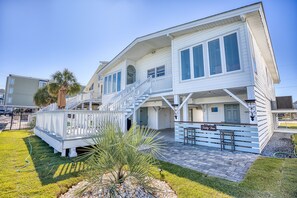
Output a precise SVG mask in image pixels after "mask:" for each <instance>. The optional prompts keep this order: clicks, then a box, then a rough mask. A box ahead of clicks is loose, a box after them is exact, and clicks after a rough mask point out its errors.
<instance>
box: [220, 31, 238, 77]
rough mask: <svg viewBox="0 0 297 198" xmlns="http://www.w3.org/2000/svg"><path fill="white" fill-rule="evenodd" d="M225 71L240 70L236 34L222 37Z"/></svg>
mask: <svg viewBox="0 0 297 198" xmlns="http://www.w3.org/2000/svg"><path fill="white" fill-rule="evenodd" d="M224 46H225V57H226V70H227V72H229V71H236V70H240V63H239V52H238V43H237V36H236V33H233V34H230V35H227V36H224Z"/></svg>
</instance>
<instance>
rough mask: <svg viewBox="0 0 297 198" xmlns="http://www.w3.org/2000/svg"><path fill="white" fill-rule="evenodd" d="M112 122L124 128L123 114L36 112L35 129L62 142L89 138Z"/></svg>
mask: <svg viewBox="0 0 297 198" xmlns="http://www.w3.org/2000/svg"><path fill="white" fill-rule="evenodd" d="M106 122H112V123H114V124H118V125H119V126H120V127H124V126H125V114H124V113H123V112H119V111H112V112H111V111H81V110H56V111H46V112H38V113H37V114H36V128H37V129H38V130H41V131H43V132H46V133H48V134H50V135H53V136H56V137H58V138H61V139H63V140H66V139H71V138H83V137H90V136H92V135H94V134H95V133H97V132H98V128H99V127H100V124H102V123H106Z"/></svg>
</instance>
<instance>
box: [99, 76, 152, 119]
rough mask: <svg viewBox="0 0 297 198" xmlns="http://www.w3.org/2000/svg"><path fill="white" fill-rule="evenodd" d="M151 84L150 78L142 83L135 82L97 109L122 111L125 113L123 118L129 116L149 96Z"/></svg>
mask: <svg viewBox="0 0 297 198" xmlns="http://www.w3.org/2000/svg"><path fill="white" fill-rule="evenodd" d="M151 84H152V79H151V78H148V79H147V80H145V81H143V82H142V83H139V82H136V83H134V84H132V85H130V86H128V87H127V88H126V89H125V90H123V91H122V92H121V93H120V94H119V95H117V96H115V97H114V98H112V99H111V100H110V102H109V103H108V104H105V105H102V106H101V107H100V108H99V110H100V111H122V112H124V114H125V118H129V117H130V116H131V115H132V114H134V113H135V112H136V110H137V109H139V108H140V107H141V105H142V104H144V103H145V102H146V101H147V100H148V99H149V98H150V95H151V87H152V86H151Z"/></svg>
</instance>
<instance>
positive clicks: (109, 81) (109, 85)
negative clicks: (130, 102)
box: [108, 75, 111, 93]
mask: <svg viewBox="0 0 297 198" xmlns="http://www.w3.org/2000/svg"><path fill="white" fill-rule="evenodd" d="M108 93H111V75H109V76H108Z"/></svg>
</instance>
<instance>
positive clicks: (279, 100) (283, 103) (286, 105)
mask: <svg viewBox="0 0 297 198" xmlns="http://www.w3.org/2000/svg"><path fill="white" fill-rule="evenodd" d="M276 106H277V109H293V99H292V96H278V97H276Z"/></svg>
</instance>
